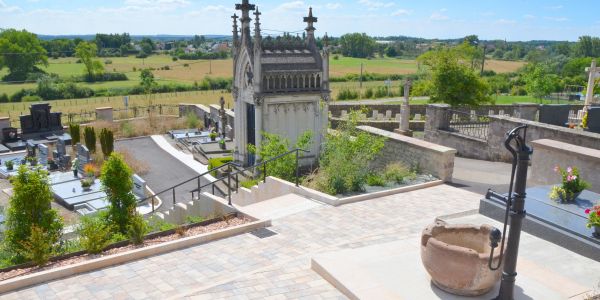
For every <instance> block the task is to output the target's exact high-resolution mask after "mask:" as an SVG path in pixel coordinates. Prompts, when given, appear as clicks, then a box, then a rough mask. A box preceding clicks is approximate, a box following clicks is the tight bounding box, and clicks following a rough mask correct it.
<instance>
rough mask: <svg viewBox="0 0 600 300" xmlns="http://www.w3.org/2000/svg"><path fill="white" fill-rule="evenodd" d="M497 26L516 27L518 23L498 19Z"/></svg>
mask: <svg viewBox="0 0 600 300" xmlns="http://www.w3.org/2000/svg"><path fill="white" fill-rule="evenodd" d="M496 24H500V25H514V24H517V21H515V20H509V19H498V20H496Z"/></svg>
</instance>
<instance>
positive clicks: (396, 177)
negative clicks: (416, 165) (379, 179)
mask: <svg viewBox="0 0 600 300" xmlns="http://www.w3.org/2000/svg"><path fill="white" fill-rule="evenodd" d="M383 177H384V178H385V179H386V180H387V181H391V182H395V183H404V182H406V181H409V180H412V179H414V178H415V177H416V174H415V172H412V171H411V170H409V169H408V168H407V167H406V166H404V165H403V164H401V163H398V162H396V163H391V164H388V165H387V166H386V167H385V170H384V171H383Z"/></svg>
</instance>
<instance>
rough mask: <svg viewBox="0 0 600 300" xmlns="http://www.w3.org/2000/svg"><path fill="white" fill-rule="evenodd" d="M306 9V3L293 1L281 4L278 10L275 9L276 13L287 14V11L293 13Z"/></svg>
mask: <svg viewBox="0 0 600 300" xmlns="http://www.w3.org/2000/svg"><path fill="white" fill-rule="evenodd" d="M305 8H306V4H304V1H292V2H285V3H282V4H280V5H279V6H277V8H275V9H274V10H275V11H278V12H286V11H291V10H292V11H293V10H299V9H305Z"/></svg>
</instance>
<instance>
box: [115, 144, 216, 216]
mask: <svg viewBox="0 0 600 300" xmlns="http://www.w3.org/2000/svg"><path fill="white" fill-rule="evenodd" d="M165 142H166V141H165ZM115 148H116V149H117V150H119V149H126V150H127V151H128V152H130V153H131V155H132V156H133V157H135V158H137V159H138V160H140V161H143V162H146V163H147V164H148V167H149V170H148V173H146V174H144V175H143V176H142V178H144V180H146V183H147V184H148V186H149V187H150V188H151V189H152V191H154V192H155V193H159V192H161V191H163V190H165V189H168V188H170V187H172V186H174V185H176V184H179V183H181V182H183V181H186V180H188V179H191V178H194V177H196V176H198V174H199V173H198V172H197V171H195V170H194V169H192V168H190V167H188V165H187V164H185V163H183V162H181V161H180V160H179V159H177V158H176V157H175V156H173V155H169V153H168V152H166V151H165V150H164V149H163V148H161V147H160V146H159V145H158V144H157V143H156V142H155V141H154V140H153V139H152V138H150V137H146V138H139V139H128V140H120V141H116V142H115ZM206 183H208V181H207V180H202V181H201V184H206ZM197 186H198V183H197V182H196V181H194V182H190V183H188V184H185V185H183V186H181V187H179V188H177V189H176V193H175V196H176V197H175V198H176V199H177V202H184V201H189V200H190V199H191V194H190V191H192V190H194V189H196V188H197ZM158 196H159V197H160V198H161V199H162V200H163V205H162V206H161V207H160V208H159V211H163V210H167V209H169V208H171V207H172V203H173V199H172V197H173V196H172V192H170V191H169V192H167V193H163V194H160V195H158Z"/></svg>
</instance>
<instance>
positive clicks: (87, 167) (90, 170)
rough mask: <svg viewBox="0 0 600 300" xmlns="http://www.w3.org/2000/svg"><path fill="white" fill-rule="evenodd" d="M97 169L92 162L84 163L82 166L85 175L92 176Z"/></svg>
mask: <svg viewBox="0 0 600 300" xmlns="http://www.w3.org/2000/svg"><path fill="white" fill-rule="evenodd" d="M97 171H98V170H97V169H96V166H94V165H93V164H86V165H85V166H83V173H84V174H85V175H86V176H87V177H94V176H95V175H96V172H97Z"/></svg>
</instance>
